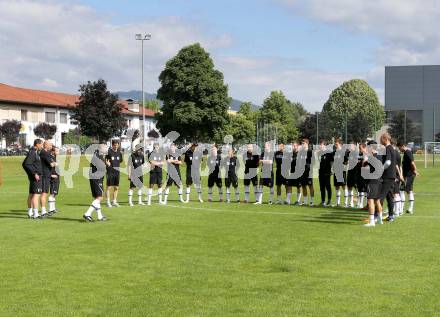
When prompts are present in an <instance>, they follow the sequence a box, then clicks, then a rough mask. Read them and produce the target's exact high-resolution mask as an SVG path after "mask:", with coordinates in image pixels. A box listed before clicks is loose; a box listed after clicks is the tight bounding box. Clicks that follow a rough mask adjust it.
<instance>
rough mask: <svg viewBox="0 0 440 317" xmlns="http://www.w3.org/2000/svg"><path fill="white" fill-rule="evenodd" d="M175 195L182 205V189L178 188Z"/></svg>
mask: <svg viewBox="0 0 440 317" xmlns="http://www.w3.org/2000/svg"><path fill="white" fill-rule="evenodd" d="M177 193H178V194H179V200H180V201H181V202H182V203H183V198H182V194H183V189H182V187H179V189H178V191H177Z"/></svg>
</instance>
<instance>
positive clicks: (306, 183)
mask: <svg viewBox="0 0 440 317" xmlns="http://www.w3.org/2000/svg"><path fill="white" fill-rule="evenodd" d="M299 154H300V156H301V159H302V160H305V169H304V173H303V175H302V176H301V179H300V184H301V187H302V191H303V199H304V205H307V204H309V202H308V201H307V187H308V188H309V192H310V206H313V199H314V197H315V189H314V188H313V175H312V172H313V166H312V161H313V151H312V149H311V148H310V147H309V139H303V140H302V142H301V150H300V152H299Z"/></svg>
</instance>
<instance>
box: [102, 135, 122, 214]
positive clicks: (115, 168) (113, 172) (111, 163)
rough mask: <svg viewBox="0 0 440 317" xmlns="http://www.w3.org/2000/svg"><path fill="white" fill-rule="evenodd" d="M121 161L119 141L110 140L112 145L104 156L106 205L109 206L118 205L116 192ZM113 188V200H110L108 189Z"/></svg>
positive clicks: (117, 190)
mask: <svg viewBox="0 0 440 317" xmlns="http://www.w3.org/2000/svg"><path fill="white" fill-rule="evenodd" d="M122 161H123V158H122V153H121V151H120V149H119V141H118V140H112V146H111V148H110V149H109V150H108V153H107V156H106V158H105V163H106V165H107V195H106V196H107V207H109V208H111V207H112V205H113V206H115V207H119V204H118V192H119V178H120V172H119V168H120V166H121V163H122ZM111 189H113V202H111V200H110V190H111Z"/></svg>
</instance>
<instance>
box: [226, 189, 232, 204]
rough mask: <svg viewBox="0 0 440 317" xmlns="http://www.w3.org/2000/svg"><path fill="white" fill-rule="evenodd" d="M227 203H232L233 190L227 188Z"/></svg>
mask: <svg viewBox="0 0 440 317" xmlns="http://www.w3.org/2000/svg"><path fill="white" fill-rule="evenodd" d="M226 201H228V202H229V201H231V189H230V188H229V187H226Z"/></svg>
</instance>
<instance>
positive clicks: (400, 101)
mask: <svg viewBox="0 0 440 317" xmlns="http://www.w3.org/2000/svg"><path fill="white" fill-rule="evenodd" d="M385 110H386V111H392V110H419V111H420V110H421V111H423V114H422V118H423V121H422V122H421V129H422V135H423V140H422V141H423V142H428V141H433V140H434V137H433V136H434V135H435V133H438V132H439V131H440V65H432V66H387V67H385Z"/></svg>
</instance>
